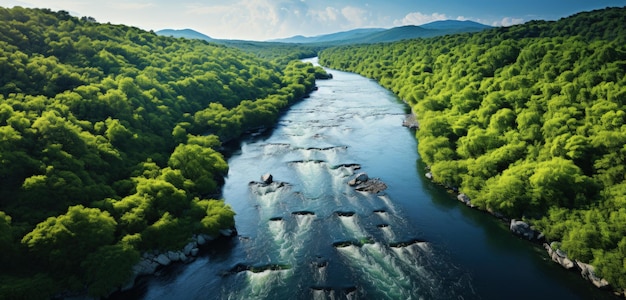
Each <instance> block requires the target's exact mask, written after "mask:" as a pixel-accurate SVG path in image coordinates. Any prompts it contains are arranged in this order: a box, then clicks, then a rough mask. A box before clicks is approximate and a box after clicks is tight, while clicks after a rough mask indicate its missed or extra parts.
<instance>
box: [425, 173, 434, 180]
mask: <svg viewBox="0 0 626 300" xmlns="http://www.w3.org/2000/svg"><path fill="white" fill-rule="evenodd" d="M424 176H426V178H428V179H429V180H433V173H431V172H426V174H425V175H424Z"/></svg>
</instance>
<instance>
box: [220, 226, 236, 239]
mask: <svg viewBox="0 0 626 300" xmlns="http://www.w3.org/2000/svg"><path fill="white" fill-rule="evenodd" d="M220 234H221V235H222V236H225V237H233V236H236V235H237V230H235V229H234V228H227V229H220Z"/></svg>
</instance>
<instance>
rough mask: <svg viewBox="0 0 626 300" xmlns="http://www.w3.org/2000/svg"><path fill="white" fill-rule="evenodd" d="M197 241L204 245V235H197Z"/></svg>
mask: <svg viewBox="0 0 626 300" xmlns="http://www.w3.org/2000/svg"><path fill="white" fill-rule="evenodd" d="M197 242H198V245H204V244H206V240H205V239H204V237H203V236H202V234H200V235H198V239H197Z"/></svg>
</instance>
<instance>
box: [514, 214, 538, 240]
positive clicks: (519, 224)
mask: <svg viewBox="0 0 626 300" xmlns="http://www.w3.org/2000/svg"><path fill="white" fill-rule="evenodd" d="M509 229H510V230H511V231H512V232H513V233H515V234H517V235H519V236H521V237H524V238H525V239H527V240H532V239H534V238H535V231H534V230H533V229H532V228H530V225H528V223H526V222H524V221H518V220H515V219H512V220H511V225H509Z"/></svg>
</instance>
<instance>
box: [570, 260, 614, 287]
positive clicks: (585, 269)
mask: <svg viewBox="0 0 626 300" xmlns="http://www.w3.org/2000/svg"><path fill="white" fill-rule="evenodd" d="M576 265H578V268H579V269H580V275H582V277H583V278H585V279H587V280H589V281H591V283H592V284H593V285H595V286H596V287H597V288H599V289H602V288H608V287H609V282H608V281H606V279H604V278H600V277H598V276H597V275H596V273H595V268H594V267H593V266H592V265H590V264H586V263H583V262H580V261H576Z"/></svg>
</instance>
